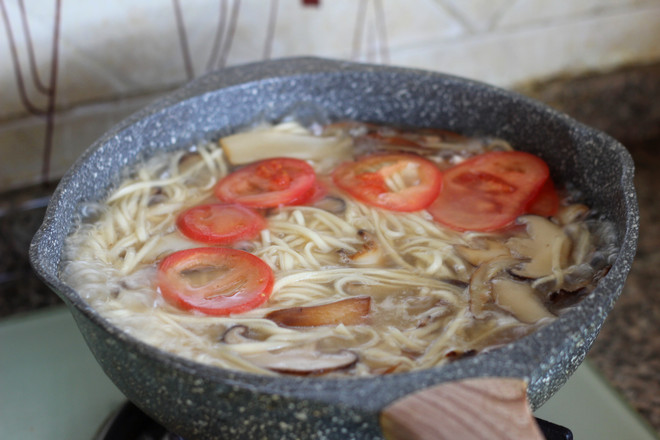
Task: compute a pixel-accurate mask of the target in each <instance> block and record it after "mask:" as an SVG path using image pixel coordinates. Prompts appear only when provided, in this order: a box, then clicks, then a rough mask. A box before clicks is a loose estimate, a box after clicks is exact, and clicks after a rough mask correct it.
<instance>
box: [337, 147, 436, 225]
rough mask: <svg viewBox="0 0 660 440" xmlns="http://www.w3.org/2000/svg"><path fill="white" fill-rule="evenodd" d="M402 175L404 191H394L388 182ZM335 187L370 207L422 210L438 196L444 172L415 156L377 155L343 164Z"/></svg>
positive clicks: (408, 210) (406, 210) (407, 210)
mask: <svg viewBox="0 0 660 440" xmlns="http://www.w3.org/2000/svg"><path fill="white" fill-rule="evenodd" d="M397 173H399V176H400V177H401V180H403V181H404V185H403V188H402V189H400V190H398V191H392V190H391V189H389V188H388V186H387V184H386V181H385V179H387V178H389V177H391V176H393V175H395V174H397ZM332 178H333V180H334V182H335V184H336V185H337V186H338V187H340V188H341V189H343V190H344V191H346V192H347V193H349V194H350V195H352V196H353V197H355V198H356V199H358V200H360V201H362V202H364V203H367V204H369V205H373V206H377V207H379V208H385V209H389V210H392V211H404V212H411V211H419V210H420V209H424V208H426V207H427V206H428V205H429V204H430V203H431V202H432V201H433V200H434V199H435V198H436V197H437V195H438V192H439V191H440V186H441V185H442V173H441V172H440V170H439V169H438V167H437V166H436V165H435V164H434V163H433V162H431V161H429V160H427V159H424V158H423V157H420V156H417V155H414V154H374V155H371V156H366V157H364V158H362V159H360V160H358V161H356V162H346V163H343V164H341V165H340V166H339V167H338V168H337V169H336V170H335V171H334V173H333V175H332Z"/></svg>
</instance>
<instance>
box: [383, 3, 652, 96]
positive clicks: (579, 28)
mask: <svg viewBox="0 0 660 440" xmlns="http://www.w3.org/2000/svg"><path fill="white" fill-rule="evenodd" d="M658 23H660V5H658V6H657V7H646V8H637V9H635V10H634V11H629V12H627V13H625V14H618V15H616V16H597V17H592V18H586V19H583V20H580V21H574V22H561V21H559V22H556V23H553V24H551V25H547V26H545V27H536V28H523V29H517V30H513V31H508V32H507V31H500V32H498V33H490V34H488V35H487V36H484V35H481V36H474V37H473V38H470V39H464V40H456V41H452V42H442V43H439V44H427V45H425V46H424V47H418V48H414V49H409V50H401V51H393V52H392V63H394V64H403V65H411V66H415V67H420V68H425V69H431V70H439V71H444V72H447V73H451V74H456V75H460V76H466V77H469V78H473V79H477V80H481V81H486V82H489V83H493V84H496V85H500V86H504V87H510V86H512V85H514V84H517V83H521V82H525V81H528V80H531V79H539V78H544V77H549V76H552V75H558V74H563V73H580V72H585V71H590V70H599V69H608V68H613V67H616V66H619V65H622V64H628V63H634V62H651V61H653V60H658V59H660V45H658V41H660V26H658ZM603 29H607V30H608V31H607V32H603Z"/></svg>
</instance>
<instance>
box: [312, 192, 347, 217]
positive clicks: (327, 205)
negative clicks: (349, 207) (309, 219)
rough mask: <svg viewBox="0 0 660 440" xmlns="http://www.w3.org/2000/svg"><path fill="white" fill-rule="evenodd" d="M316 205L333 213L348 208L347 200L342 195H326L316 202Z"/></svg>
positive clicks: (338, 212)
mask: <svg viewBox="0 0 660 440" xmlns="http://www.w3.org/2000/svg"><path fill="white" fill-rule="evenodd" d="M314 207H316V208H319V209H323V210H324V211H328V212H331V213H333V214H341V213H343V212H344V211H345V210H346V202H345V201H344V199H342V198H341V197H337V196H325V197H324V198H322V199H321V200H319V201H318V202H316V203H314Z"/></svg>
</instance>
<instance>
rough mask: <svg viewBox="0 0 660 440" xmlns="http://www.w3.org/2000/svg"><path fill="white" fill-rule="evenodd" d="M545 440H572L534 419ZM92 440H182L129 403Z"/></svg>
mask: <svg viewBox="0 0 660 440" xmlns="http://www.w3.org/2000/svg"><path fill="white" fill-rule="evenodd" d="M536 422H537V423H538V424H539V428H541V432H543V435H544V436H545V438H546V439H547V440H573V433H572V432H571V431H570V430H569V429H568V428H564V427H563V426H560V425H556V424H554V423H551V422H548V421H546V420H543V419H539V418H538V417H537V418H536ZM94 440H184V439H183V438H182V437H180V436H178V435H176V434H172V433H170V432H168V431H167V429H165V428H164V427H162V426H161V425H159V424H158V422H156V421H154V420H153V419H152V418H151V417H149V416H148V415H146V414H145V413H143V412H142V410H140V408H138V407H137V406H135V405H134V404H132V403H131V402H126V403H125V404H123V405H122V406H121V407H120V408H119V409H118V410H117V412H116V413H114V414H113V415H112V416H111V417H110V418H109V419H108V420H107V421H106V422H105V423H104V424H103V426H102V427H101V429H100V430H99V433H98V435H97V436H96V437H95V438H94Z"/></svg>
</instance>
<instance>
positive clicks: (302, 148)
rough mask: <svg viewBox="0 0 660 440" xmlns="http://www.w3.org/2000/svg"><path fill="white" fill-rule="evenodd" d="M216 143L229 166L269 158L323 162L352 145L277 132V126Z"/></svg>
mask: <svg viewBox="0 0 660 440" xmlns="http://www.w3.org/2000/svg"><path fill="white" fill-rule="evenodd" d="M219 142H220V146H221V147H222V149H223V150H224V152H225V154H226V155H227V159H228V160H229V162H230V163H231V164H232V165H242V164H246V163H250V162H254V161H257V160H262V159H268V158H272V157H293V158H296V159H302V160H309V159H323V158H325V157H328V156H331V155H337V154H338V153H339V152H342V151H346V150H348V149H349V148H350V147H351V146H352V144H353V141H352V140H351V138H350V137H348V136H325V137H321V136H314V135H313V134H311V133H305V132H303V133H301V132H299V130H298V131H295V132H294V131H283V130H278V129H277V126H276V127H270V126H269V127H266V128H260V129H257V130H254V131H247V132H242V133H236V134H233V135H230V136H225V137H223V138H221V139H220V141H219Z"/></svg>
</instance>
